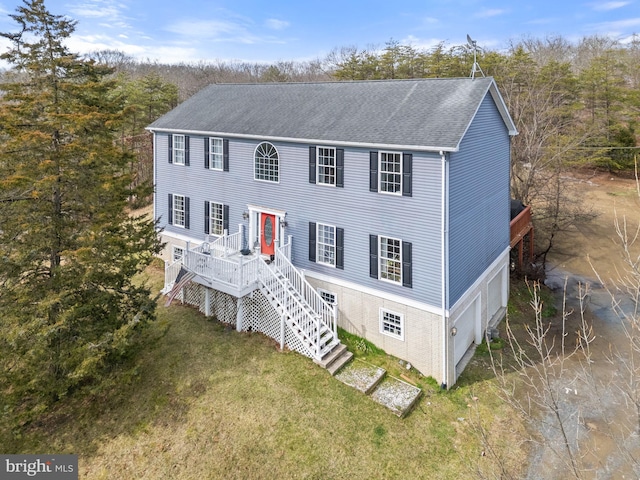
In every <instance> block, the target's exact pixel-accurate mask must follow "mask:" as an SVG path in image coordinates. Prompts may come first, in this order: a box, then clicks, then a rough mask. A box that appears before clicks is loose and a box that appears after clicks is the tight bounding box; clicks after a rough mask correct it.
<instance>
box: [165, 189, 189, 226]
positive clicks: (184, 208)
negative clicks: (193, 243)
mask: <svg viewBox="0 0 640 480" xmlns="http://www.w3.org/2000/svg"><path fill="white" fill-rule="evenodd" d="M171 197H172V199H171V198H170V204H169V209H170V216H169V223H171V224H172V225H175V226H176V227H186V228H188V226H187V219H188V200H189V199H188V198H186V197H185V196H184V195H172V196H171Z"/></svg>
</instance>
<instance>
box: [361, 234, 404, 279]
mask: <svg viewBox="0 0 640 480" xmlns="http://www.w3.org/2000/svg"><path fill="white" fill-rule="evenodd" d="M412 269H413V266H412V244H411V243H410V242H405V241H402V240H400V239H397V238H393V237H387V236H383V235H369V275H370V276H371V277H372V278H377V279H379V280H384V281H385V282H390V283H395V284H399V285H402V286H403V287H409V288H411V287H412V286H413V273H412Z"/></svg>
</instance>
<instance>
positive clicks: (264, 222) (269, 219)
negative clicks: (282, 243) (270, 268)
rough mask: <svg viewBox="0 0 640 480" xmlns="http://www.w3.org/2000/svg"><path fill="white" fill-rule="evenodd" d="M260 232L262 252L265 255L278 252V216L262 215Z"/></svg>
mask: <svg viewBox="0 0 640 480" xmlns="http://www.w3.org/2000/svg"><path fill="white" fill-rule="evenodd" d="M260 231H261V233H260V251H261V252H262V253H263V254H265V255H273V254H274V253H275V252H276V249H275V243H276V242H275V240H276V216H275V215H270V214H268V213H262V214H260Z"/></svg>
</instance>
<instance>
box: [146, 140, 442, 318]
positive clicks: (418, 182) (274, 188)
mask: <svg viewBox="0 0 640 480" xmlns="http://www.w3.org/2000/svg"><path fill="white" fill-rule="evenodd" d="M259 143H261V142H260V141H258V140H243V139H230V140H229V171H228V172H222V171H212V170H206V169H205V168H204V137H199V136H195V135H191V136H190V159H191V162H190V166H182V165H173V164H169V163H168V161H167V153H166V152H167V135H166V134H162V133H157V134H156V168H157V177H156V178H157V185H156V196H155V198H156V200H155V201H156V212H158V215H159V216H161V218H162V220H161V223H160V225H161V226H162V227H164V228H165V231H166V232H167V233H179V234H183V235H188V236H190V237H192V238H194V239H199V240H202V239H203V238H204V236H205V234H204V214H203V208H204V201H205V200H208V201H215V202H220V203H224V204H226V205H229V230H230V233H233V232H236V231H237V228H238V224H239V223H245V224H246V223H247V222H245V221H244V220H243V218H242V213H243V212H245V211H247V204H254V205H260V206H264V207H266V208H272V209H279V210H284V211H286V212H287V222H288V226H287V228H286V230H285V235H292V236H293V261H294V264H295V265H296V266H297V267H298V268H302V269H305V270H310V271H315V272H319V273H322V274H325V275H330V276H333V277H335V278H339V279H342V280H344V281H349V282H354V283H356V284H359V285H363V286H366V287H369V288H374V289H377V290H380V291H385V292H389V293H393V294H397V295H402V296H405V297H407V298H410V299H413V300H416V301H420V302H424V303H427V304H431V305H434V306H437V307H440V306H441V287H440V284H441V271H440V270H441V267H440V265H441V261H440V253H441V252H440V250H441V248H440V228H441V220H440V215H441V207H440V203H441V195H442V193H441V187H440V175H441V173H440V169H441V162H440V157H439V155H438V154H428V153H424V152H408V153H413V181H412V184H413V191H412V195H413V196H412V197H403V196H394V195H385V194H382V193H376V192H370V191H369V150H368V149H358V148H345V149H344V188H336V187H331V186H324V185H314V184H310V183H309V144H306V143H300V144H298V143H284V142H273V144H274V145H275V147H276V148H277V150H278V154H279V164H280V177H279V183H277V184H276V183H268V182H262V181H255V180H254V179H253V155H254V150H255V147H256V146H257V145H258V144H259ZM326 146H331V145H330V144H327V145H326ZM399 152H401V150H399ZM168 193H177V194H182V195H186V196H188V197H190V204H191V228H190V230H188V231H187V230H184V229H181V228H176V227H174V226H172V225H167V224H166V212H167V208H168V206H167V197H168V196H167V194H168ZM309 222H317V223H325V224H328V225H335V226H336V227H339V228H342V229H344V269H343V270H340V269H336V268H331V267H328V266H325V265H319V264H316V263H313V262H310V261H309V260H308V258H309V255H308V248H309V247H308V242H309V232H308V228H309ZM247 230H248V229H247ZM370 234H376V235H385V236H390V237H394V238H400V239H402V240H403V241H406V242H411V243H412V245H413V269H412V273H413V286H412V288H407V287H403V286H401V285H393V284H390V283H388V282H384V281H380V280H376V279H373V278H370V277H369V235H370Z"/></svg>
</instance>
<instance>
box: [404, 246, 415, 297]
mask: <svg viewBox="0 0 640 480" xmlns="http://www.w3.org/2000/svg"><path fill="white" fill-rule="evenodd" d="M411 270H412V268H411V242H402V286H403V287H409V288H411V287H412V286H413V276H412V274H411Z"/></svg>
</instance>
